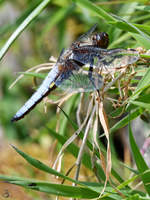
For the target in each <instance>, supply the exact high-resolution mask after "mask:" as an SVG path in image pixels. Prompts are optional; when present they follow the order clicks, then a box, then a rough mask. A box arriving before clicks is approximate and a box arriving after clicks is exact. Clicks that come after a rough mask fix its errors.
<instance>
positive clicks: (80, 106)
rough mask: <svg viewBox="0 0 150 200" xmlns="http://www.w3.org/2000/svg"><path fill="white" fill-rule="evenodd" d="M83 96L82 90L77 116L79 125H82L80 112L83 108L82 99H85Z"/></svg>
mask: <svg viewBox="0 0 150 200" xmlns="http://www.w3.org/2000/svg"><path fill="white" fill-rule="evenodd" d="M83 97H84V93H83V92H82V93H81V94H80V101H79V105H78V109H77V112H76V118H77V123H78V126H81V119H80V113H81V109H82V100H83Z"/></svg>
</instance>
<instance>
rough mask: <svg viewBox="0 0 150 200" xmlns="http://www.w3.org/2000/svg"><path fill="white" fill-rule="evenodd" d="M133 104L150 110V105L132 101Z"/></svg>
mask: <svg viewBox="0 0 150 200" xmlns="http://www.w3.org/2000/svg"><path fill="white" fill-rule="evenodd" d="M130 102H131V103H132V104H134V105H136V106H139V107H142V108H145V109H148V110H150V103H144V102H140V101H130Z"/></svg>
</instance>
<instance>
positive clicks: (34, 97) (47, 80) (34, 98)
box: [12, 66, 59, 121]
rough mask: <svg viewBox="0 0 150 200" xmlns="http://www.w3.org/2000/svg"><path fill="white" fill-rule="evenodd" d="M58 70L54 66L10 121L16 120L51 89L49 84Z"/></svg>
mask: <svg viewBox="0 0 150 200" xmlns="http://www.w3.org/2000/svg"><path fill="white" fill-rule="evenodd" d="M58 73H59V70H58V67H57V66H55V67H54V68H53V69H52V70H51V71H50V72H49V73H48V75H47V77H46V78H45V80H44V81H43V82H42V84H41V86H40V87H39V88H38V90H37V91H36V92H35V93H34V94H33V95H32V96H31V98H30V99H29V100H28V101H27V102H26V103H25V104H24V105H23V106H22V107H21V108H20V109H19V111H18V112H17V113H16V114H15V116H14V117H13V118H12V121H17V120H19V119H21V118H23V117H24V115H25V114H27V113H28V112H29V111H30V110H31V109H32V108H33V107H34V106H35V105H36V104H37V103H38V102H40V101H41V100H42V99H43V98H44V97H45V96H46V95H47V94H48V93H49V91H50V90H51V88H50V85H51V84H52V83H53V82H54V80H55V79H56V77H57V76H58Z"/></svg>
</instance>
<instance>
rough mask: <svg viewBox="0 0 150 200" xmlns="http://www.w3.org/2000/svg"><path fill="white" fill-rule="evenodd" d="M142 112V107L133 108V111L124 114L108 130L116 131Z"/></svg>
mask: <svg viewBox="0 0 150 200" xmlns="http://www.w3.org/2000/svg"><path fill="white" fill-rule="evenodd" d="M142 113H143V110H142V109H139V108H137V109H135V110H134V111H132V113H130V114H128V115H127V116H125V117H124V118H123V119H121V120H120V121H119V122H117V123H116V124H115V125H114V126H113V127H112V128H111V129H110V132H111V133H114V132H115V131H117V130H118V129H120V128H123V127H124V126H126V125H128V123H129V122H130V121H132V120H134V119H136V118H137V117H138V116H139V115H141V114H142Z"/></svg>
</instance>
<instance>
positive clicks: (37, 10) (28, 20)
mask: <svg viewBox="0 0 150 200" xmlns="http://www.w3.org/2000/svg"><path fill="white" fill-rule="evenodd" d="M50 1H51V0H43V1H42V2H41V3H40V4H39V5H38V6H37V7H36V8H35V9H34V10H33V11H32V12H31V13H30V14H29V15H28V17H26V19H25V20H24V21H23V22H22V23H21V24H20V26H18V28H17V29H16V30H15V31H14V32H13V34H12V35H11V36H10V38H9V39H8V40H7V42H6V43H5V44H4V46H3V47H2V48H1V50H0V60H1V59H2V58H3V56H4V55H5V53H6V52H7V50H8V49H9V47H10V46H11V45H12V44H13V42H14V41H15V40H16V38H17V37H18V36H19V35H20V34H21V33H22V31H23V30H24V29H25V28H26V27H27V26H28V25H29V24H30V23H31V22H32V21H33V20H34V19H35V18H36V17H37V16H38V15H39V14H40V12H41V11H42V10H43V9H44V8H45V7H46V6H47V4H48V3H49V2H50Z"/></svg>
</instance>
